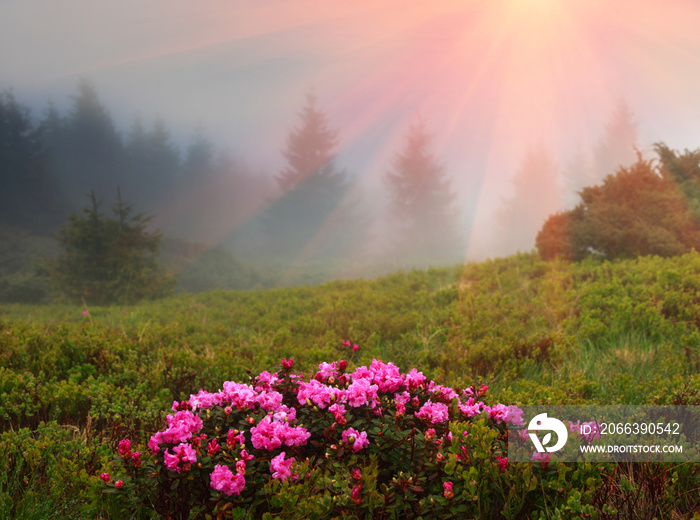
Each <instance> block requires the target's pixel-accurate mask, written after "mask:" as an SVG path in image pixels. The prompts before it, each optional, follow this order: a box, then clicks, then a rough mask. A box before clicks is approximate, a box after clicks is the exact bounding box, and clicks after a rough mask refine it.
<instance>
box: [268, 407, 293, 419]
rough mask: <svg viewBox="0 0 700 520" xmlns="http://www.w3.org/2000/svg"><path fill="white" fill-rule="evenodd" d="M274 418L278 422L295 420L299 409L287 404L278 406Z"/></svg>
mask: <svg viewBox="0 0 700 520" xmlns="http://www.w3.org/2000/svg"><path fill="white" fill-rule="evenodd" d="M272 418H273V419H274V420H275V421H278V422H294V421H296V418H297V411H296V409H294V408H289V407H288V406H287V405H284V404H283V405H281V406H278V407H277V410H275V413H274V414H272Z"/></svg>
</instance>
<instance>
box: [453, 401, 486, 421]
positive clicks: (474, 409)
mask: <svg viewBox="0 0 700 520" xmlns="http://www.w3.org/2000/svg"><path fill="white" fill-rule="evenodd" d="M457 408H459V411H460V412H462V415H464V416H465V417H473V416H475V415H479V414H480V413H481V411H482V410H483V409H484V403H482V402H481V401H479V402H478V403H475V402H474V398H473V397H470V398H469V399H468V400H467V402H466V403H464V404H461V403H460V404H458V405H457Z"/></svg>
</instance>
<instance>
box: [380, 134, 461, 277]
mask: <svg viewBox="0 0 700 520" xmlns="http://www.w3.org/2000/svg"><path fill="white" fill-rule="evenodd" d="M431 141H432V136H431V135H430V134H429V133H428V132H427V130H426V128H425V125H424V124H423V123H422V122H420V123H418V124H414V125H412V126H411V127H410V129H409V131H408V134H407V135H406V145H405V147H404V149H403V150H402V151H401V152H398V153H397V154H396V155H395V157H394V162H393V169H392V170H390V171H389V172H388V173H387V175H386V182H387V185H388V188H389V191H390V195H391V216H392V224H393V225H392V229H393V234H394V239H393V240H392V241H391V246H392V252H391V255H392V257H393V258H400V259H402V261H404V262H407V263H408V264H409V265H413V266H418V267H422V266H428V265H436V264H445V263H448V262H455V261H458V260H459V259H460V253H461V252H462V251H463V243H462V239H461V237H460V234H459V231H458V225H457V211H456V209H455V195H454V193H453V192H452V191H451V189H450V182H449V179H448V177H447V173H446V169H445V167H444V166H443V165H441V164H440V163H439V162H438V161H437V159H436V158H435V157H434V155H433V153H432V151H431V150H430V147H431Z"/></svg>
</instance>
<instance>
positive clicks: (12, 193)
mask: <svg viewBox="0 0 700 520" xmlns="http://www.w3.org/2000/svg"><path fill="white" fill-rule="evenodd" d="M56 192H57V189H56V183H55V180H54V178H53V176H52V175H51V174H50V170H49V162H48V154H47V153H46V149H45V147H44V146H43V143H42V140H41V137H40V130H39V129H37V128H35V127H34V125H32V122H31V117H30V112H29V109H28V108H26V107H24V106H22V105H20V104H19V103H18V102H17V100H16V99H15V97H14V95H13V94H12V92H11V91H6V92H3V93H0V224H5V225H7V224H9V225H12V226H16V227H21V228H25V229H30V230H33V231H35V232H39V233H45V232H50V231H53V230H54V229H55V227H54V226H55V223H56V221H57V220H58V219H59V215H60V213H59V212H58V211H57V209H58V208H59V207H60V204H59V202H58V201H57V200H56Z"/></svg>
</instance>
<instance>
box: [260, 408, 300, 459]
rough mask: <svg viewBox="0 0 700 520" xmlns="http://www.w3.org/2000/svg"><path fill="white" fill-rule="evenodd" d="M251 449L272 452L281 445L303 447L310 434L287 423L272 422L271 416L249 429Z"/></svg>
mask: <svg viewBox="0 0 700 520" xmlns="http://www.w3.org/2000/svg"><path fill="white" fill-rule="evenodd" d="M250 433H251V440H252V442H253V448H255V449H256V450H260V449H266V450H268V451H272V450H274V449H277V448H279V447H280V446H282V444H285V445H286V446H303V445H305V444H306V441H307V440H308V439H309V437H311V434H310V433H309V432H308V431H307V430H306V428H303V427H301V426H299V427H292V426H289V425H288V424H287V423H281V422H277V421H273V420H272V417H271V416H269V415H268V416H266V417H265V418H263V420H262V421H260V423H258V425H257V426H255V427H253V428H251V429H250Z"/></svg>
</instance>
